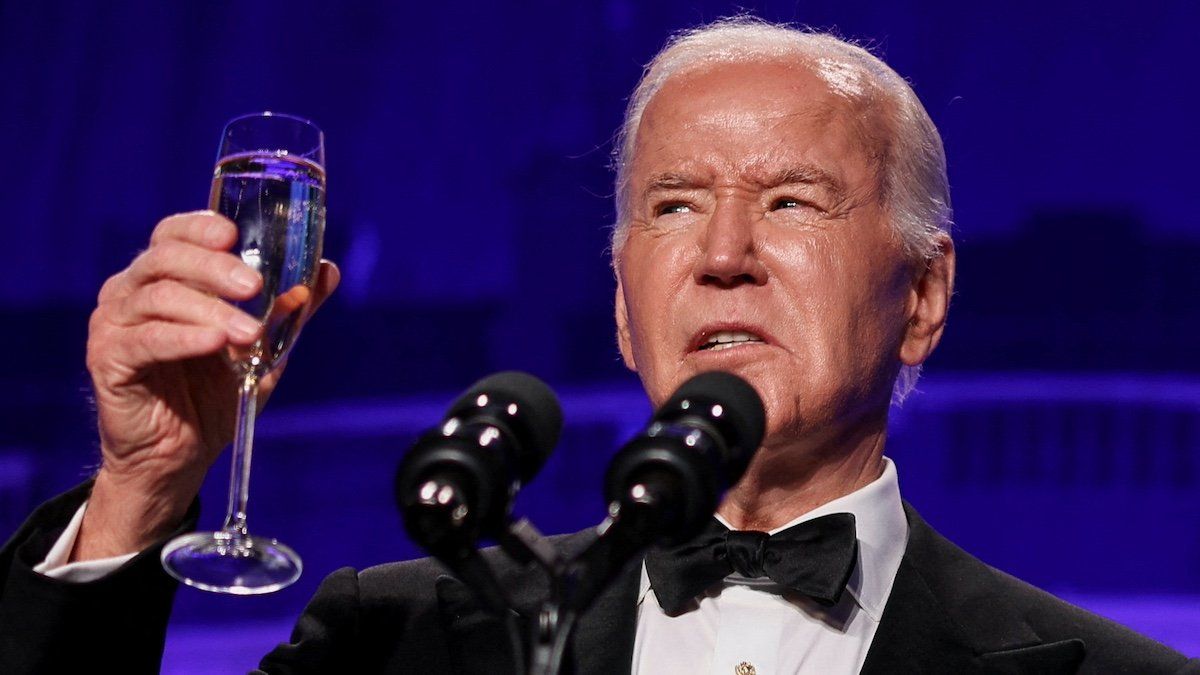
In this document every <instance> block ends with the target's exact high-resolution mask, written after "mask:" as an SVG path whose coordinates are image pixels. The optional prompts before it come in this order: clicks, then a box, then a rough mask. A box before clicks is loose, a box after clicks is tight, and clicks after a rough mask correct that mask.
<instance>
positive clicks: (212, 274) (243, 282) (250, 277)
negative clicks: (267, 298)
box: [125, 240, 262, 300]
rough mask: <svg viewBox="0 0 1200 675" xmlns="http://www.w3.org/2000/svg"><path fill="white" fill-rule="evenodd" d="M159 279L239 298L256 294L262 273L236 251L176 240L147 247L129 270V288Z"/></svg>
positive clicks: (126, 273)
mask: <svg viewBox="0 0 1200 675" xmlns="http://www.w3.org/2000/svg"><path fill="white" fill-rule="evenodd" d="M159 279H175V280H177V281H181V282H183V283H185V284H187V285H189V286H192V287H193V288H197V289H199V290H202V291H205V292H207V293H212V294H214V295H220V296H222V297H226V298H232V299H236V300H246V299H248V298H250V297H253V295H254V294H255V293H256V292H258V289H259V288H260V287H261V286H262V276H261V275H260V274H259V273H258V272H256V271H255V270H254V269H253V268H252V267H250V266H249V265H247V264H245V263H243V262H242V261H241V260H240V259H239V258H238V257H237V256H235V255H233V254H232V253H227V252H225V251H212V250H209V249H206V248H203V247H201V246H197V245H195V244H190V243H185V242H181V241H174V240H167V241H163V242H160V243H158V244H154V245H153V246H151V247H150V248H148V249H146V250H145V251H143V252H142V254H141V255H139V256H138V257H137V258H136V259H134V261H133V263H132V264H130V265H129V268H128V269H127V270H126V271H125V283H126V290H127V291H133V290H134V289H136V288H138V287H140V286H142V285H145V284H150V283H153V282H155V281H157V280H159Z"/></svg>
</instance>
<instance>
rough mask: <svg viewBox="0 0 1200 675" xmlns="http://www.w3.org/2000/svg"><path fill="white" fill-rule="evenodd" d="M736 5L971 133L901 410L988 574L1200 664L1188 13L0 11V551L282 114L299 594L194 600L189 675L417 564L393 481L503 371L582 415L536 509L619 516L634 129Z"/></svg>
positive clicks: (473, 6)
mask: <svg viewBox="0 0 1200 675" xmlns="http://www.w3.org/2000/svg"><path fill="white" fill-rule="evenodd" d="M741 9H746V10H751V11H753V12H754V13H756V14H758V15H760V16H764V17H766V18H770V19H775V20H785V21H796V22H800V23H805V24H809V25H812V26H815V27H821V28H834V29H836V30H837V31H838V32H839V33H841V34H842V35H844V36H847V37H851V38H858V39H861V40H863V41H864V42H866V43H868V44H870V45H873V48H874V50H875V51H876V52H877V53H879V54H880V55H882V56H883V57H884V58H885V59H886V60H887V61H888V62H889V63H891V64H892V65H893V66H894V67H895V68H896V69H897V70H898V71H899V72H901V73H902V74H904V75H905V76H906V77H908V78H909V79H910V81H911V82H912V83H913V85H914V87H915V89H916V91H917V93H918V95H920V96H921V98H922V100H923V101H924V102H925V104H926V106H927V107H928V109H929V111H930V114H931V115H932V116H933V118H934V120H935V122H936V123H937V124H938V126H939V128H940V129H941V130H942V132H943V136H944V138H945V141H946V147H947V152H948V155H949V162H950V178H951V184H952V189H953V195H954V201H955V207H956V220H957V223H958V231H957V237H956V238H957V240H958V242H959V246H960V279H959V288H958V295H957V298H956V303H955V307H954V309H953V312H952V317H951V324H950V327H949V330H948V332H947V335H946V339H945V340H944V342H943V346H942V348H941V349H940V351H939V352H938V354H936V355H935V357H934V358H933V360H932V362H931V363H930V365H929V367H928V372H929V373H930V376H929V377H928V378H927V380H926V381H925V382H924V383H923V385H922V389H923V390H924V391H925V393H924V394H922V395H919V396H917V397H915V398H914V399H912V401H911V402H910V403H909V404H908V405H907V406H906V408H905V409H904V410H903V411H900V413H898V415H897V419H896V423H895V431H894V434H893V445H892V449H891V450H890V454H892V456H894V457H896V459H897V461H898V463H899V465H900V475H901V481H902V483H903V484H904V486H905V494H906V495H907V496H908V498H909V499H910V500H912V501H913V502H914V503H915V504H916V505H917V506H918V508H921V509H922V510H923V512H924V513H925V515H926V516H927V517H928V518H929V519H930V520H931V521H932V522H933V523H934V525H935V526H937V527H939V528H940V529H941V530H943V531H944V532H945V533H947V534H948V535H950V536H951V537H952V538H954V539H955V540H956V541H958V542H959V543H961V544H962V545H964V546H965V547H966V548H967V549H968V550H971V551H972V552H974V553H976V554H977V555H980V556H981V557H983V558H984V559H985V560H988V561H989V562H993V563H995V564H997V565H999V566H1001V567H1003V568H1005V569H1008V570H1010V571H1012V572H1014V573H1016V574H1018V575H1019V576H1022V577H1024V578H1027V579H1029V580H1031V581H1034V582H1036V583H1039V584H1042V585H1044V586H1047V587H1049V588H1051V589H1053V590H1056V591H1057V592H1060V593H1062V594H1065V595H1068V596H1069V597H1071V598H1073V599H1076V600H1077V601H1079V602H1083V603H1085V604H1089V603H1090V604H1089V606H1092V607H1095V608H1096V609H1097V610H1100V611H1103V612H1105V613H1108V614H1110V615H1113V616H1115V617H1116V618H1118V619H1120V620H1125V621H1128V622H1131V623H1134V624H1136V625H1138V626H1139V627H1140V628H1142V629H1143V630H1146V631H1149V632H1152V633H1153V634H1155V635H1157V636H1158V637H1160V638H1161V639H1165V640H1168V641H1171V642H1172V643H1173V644H1176V645H1177V646H1180V647H1181V648H1185V649H1189V650H1191V653H1193V654H1200V645H1198V644H1197V643H1196V641H1195V639H1194V638H1190V637H1189V636H1194V635H1196V634H1200V611H1198V610H1197V609H1196V608H1197V607H1200V600H1198V599H1197V598H1198V597H1200V491H1198V489H1197V488H1198V487H1200V361H1197V359H1196V358H1195V352H1196V350H1195V347H1194V339H1193V336H1194V335H1196V333H1197V329H1200V307H1198V306H1197V303H1195V302H1194V298H1195V297H1196V294H1197V291H1200V271H1198V270H1197V266H1196V261H1197V260H1198V259H1200V258H1198V253H1200V222H1198V221H1197V216H1196V214H1197V213H1200V190H1197V189H1196V188H1195V182H1196V178H1197V172H1196V170H1195V168H1194V164H1195V158H1196V157H1197V156H1200V132H1198V131H1197V129H1200V125H1197V124H1196V123H1195V118H1196V109H1197V108H1196V104H1197V103H1198V95H1197V93H1196V92H1197V84H1200V83H1198V82H1197V78H1196V76H1195V70H1196V61H1195V55H1194V53H1193V52H1194V42H1195V26H1196V25H1198V24H1200V9H1197V6H1196V5H1194V4H1191V3H1184V2H1182V1H1181V2H1175V3H1170V2H1163V3H1128V2H1107V1H1105V2H1083V1H1073V2H1060V3H1047V2H1032V1H1023V2H1014V3H1004V4H1003V5H997V4H995V3H985V4H978V3H962V2H956V1H953V0H924V1H918V0H909V1H890V2H867V1H865V0H857V1H856V0H850V1H846V0H838V1H832V0H829V1H812V2H746V3H740V4H737V5H734V4H731V3H725V2H694V1H686V2H685V1H681V0H666V1H662V2H633V1H632V0H608V1H606V2H577V3H557V2H521V3H515V2H514V3H494V2H477V3H470V2H467V3H394V2H385V1H383V0H374V1H362V2H345V3H328V2H317V1H315V0H300V1H296V0H292V1H289V2H232V1H225V2H194V3H161V2H140V3H133V2H126V3H120V2H118V3H84V2H80V3H68V2H46V3H27V2H10V3H4V4H3V5H0V72H3V73H4V76H5V77H4V84H5V96H4V104H3V105H2V106H0V138H2V139H3V147H4V149H5V153H6V155H7V158H6V159H7V161H5V162H4V163H3V168H0V186H2V187H0V194H2V195H3V197H4V199H3V203H4V206H5V209H4V212H5V217H6V221H7V225H6V227H5V232H6V236H7V240H6V244H7V255H6V256H5V266H6V273H7V274H6V277H7V283H4V284H0V320H2V321H3V325H4V327H5V330H3V331H0V347H2V348H3V350H4V353H5V354H7V355H8V358H7V359H6V364H5V366H4V368H3V370H2V371H0V373H2V374H0V385H2V387H0V391H3V392H4V393H3V400H4V405H3V408H2V412H0V528H3V530H2V531H0V533H5V534H6V533H7V532H9V531H11V530H12V529H13V528H14V527H15V526H16V524H17V523H18V522H19V521H20V520H21V519H22V517H23V515H24V513H26V512H27V511H28V510H29V509H30V508H32V505H33V504H35V503H37V502H39V501H41V500H42V499H45V498H47V497H49V496H50V495H52V494H54V493H56V492H58V491H61V490H63V489H65V488H66V487H68V486H70V485H72V484H73V483H75V482H76V481H78V480H79V479H80V478H81V477H82V476H84V475H86V473H87V472H88V470H89V467H90V466H92V465H93V464H94V462H95V459H96V456H95V450H94V445H95V441H94V437H93V433H92V421H91V419H90V413H89V411H88V404H87V396H86V373H85V372H84V370H83V343H84V340H85V336H86V323H87V315H88V313H89V311H90V307H91V303H92V301H93V298H94V296H95V293H96V291H97V289H98V288H99V286H100V284H101V282H102V281H103V279H104V278H105V277H106V276H108V275H109V274H111V273H113V272H115V271H117V270H118V269H120V268H121V267H123V266H124V265H125V264H126V263H127V261H128V260H129V259H130V258H131V256H133V255H134V254H135V253H136V251H137V250H138V249H139V248H140V247H141V246H143V245H144V242H145V240H146V238H147V235H148V233H149V231H150V229H151V228H152V227H153V225H154V223H155V222H156V221H157V220H158V219H159V218H161V217H162V216H163V215H166V214H169V213H172V212H177V211H183V210H191V209H195V208H200V207H203V206H204V203H205V200H206V195H207V191H208V179H209V176H210V171H211V165H212V161H213V159H214V152H215V148H216V141H217V134H218V132H219V130H220V128H221V125H222V124H223V123H224V122H225V120H227V119H228V118H230V117H232V116H234V115H237V114H240V113H244V112H248V111H256V110H264V109H272V110H280V111H287V112H293V113H296V114H300V115H303V116H308V117H311V118H312V119H314V120H316V121H317V122H318V123H319V124H320V125H321V126H322V127H323V128H324V129H325V131H326V134H327V142H328V150H329V162H328V165H329V176H330V183H329V187H330V210H329V229H328V238H327V243H326V249H327V253H328V255H329V256H330V257H332V258H334V259H336V260H338V261H339V262H340V263H341V265H342V269H343V271H344V274H345V277H344V282H343V287H342V288H341V290H340V291H339V293H338V295H337V296H336V297H335V298H334V299H333V300H332V301H331V303H330V305H329V306H328V308H327V309H326V310H325V311H323V315H322V316H321V317H320V318H319V320H318V321H317V322H316V323H315V324H314V325H313V326H311V328H310V329H309V330H308V331H306V333H305V335H304V336H303V338H302V339H301V340H300V343H299V346H298V348H297V350H296V354H295V358H294V359H292V366H291V369H290V372H289V373H288V377H287V378H286V379H285V383H284V386H283V387H282V388H281V389H280V391H279V392H278V394H277V396H276V399H275V400H274V401H273V402H272V405H271V409H270V410H269V412H268V413H267V414H266V415H265V416H264V418H263V419H262V422H261V426H262V442H261V449H260V452H259V453H256V455H257V456H256V466H255V473H254V483H253V490H252V495H253V509H252V514H253V522H254V528H255V529H258V530H260V531H262V532H264V533H271V534H275V535H278V536H279V537H280V538H281V539H283V540H284V541H287V542H289V543H293V544H295V545H296V547H297V548H298V549H300V551H301V553H302V554H303V555H304V556H305V559H306V561H307V563H308V571H307V572H306V575H305V577H304V579H303V580H302V581H301V583H300V584H298V585H297V587H295V588H293V589H289V590H287V591H285V592H283V593H281V594H278V595H276V596H273V597H270V598H260V599H251V600H246V599H227V598H216V597H210V596H205V595H201V594H199V593H195V592H191V591H183V592H181V593H180V596H179V601H178V603H177V607H178V612H177V614H176V619H175V627H174V628H173V631H172V646H171V647H170V648H169V654H168V668H167V670H168V671H169V672H188V664H189V662H190V658H191V656H192V654H193V653H194V651H189V650H196V649H202V648H203V646H204V645H208V644H211V640H212V639H213V638H212V636H213V634H214V633H213V631H219V632H221V633H222V634H224V635H226V636H227V635H228V634H229V633H231V632H233V631H232V629H231V628H230V626H231V625H232V624H233V622H234V620H233V619H231V617H233V616H236V621H237V622H251V623H247V624H246V625H255V626H260V629H259V630H250V629H246V630H240V629H239V631H238V634H239V635H245V636H248V637H245V638H244V639H245V641H246V644H245V645H244V646H243V648H242V650H241V651H238V650H237V649H234V650H232V652H231V653H232V654H233V656H230V658H231V659H232V660H231V661H230V667H231V668H242V669H244V668H245V667H246V666H247V665H248V664H249V662H248V661H246V660H245V659H246V658H248V657H247V656H246V654H249V653H254V652H260V651H263V650H265V649H266V647H267V646H268V645H269V644H270V643H271V642H272V641H275V640H279V639H282V638H283V637H285V634H286V624H287V622H288V618H289V617H291V616H294V614H295V613H296V612H297V611H298V610H299V608H300V607H301V606H302V605H303V603H304V601H305V600H306V599H307V597H308V596H309V595H310V594H311V592H312V590H313V589H314V588H315V585H316V583H317V582H318V581H319V580H320V578H321V577H322V576H324V574H326V573H328V572H329V571H331V570H332V569H334V568H336V567H337V566H340V565H346V564H349V565H355V566H365V565H369V564H373V563H378V562H383V561H385V560H389V559H394V558H396V557H405V556H411V555H415V554H416V552H415V551H414V550H413V549H412V548H411V546H409V545H408V544H407V543H406V542H404V541H403V539H402V537H401V535H400V533H399V532H400V530H399V526H398V521H397V517H396V516H395V515H394V513H393V509H392V507H391V504H390V497H389V482H390V475H391V471H392V467H393V466H394V464H395V461H396V459H397V458H398V456H399V455H400V454H401V452H402V451H403V449H404V448H405V447H406V444H407V443H408V442H409V440H410V439H411V437H412V435H413V433H415V432H416V431H417V430H419V429H420V428H421V427H422V426H424V425H427V424H429V423H430V422H432V421H434V420H435V418H436V416H437V415H438V414H439V412H440V406H442V405H444V404H445V402H447V401H448V400H449V398H450V397H451V396H452V395H453V393H454V392H455V391H456V390H459V389H461V388H462V387H463V386H465V385H467V384H469V383H470V382H471V381H473V380H474V379H477V378H478V377H480V376H482V375H483V374H486V373H488V372H491V371H495V370H500V369H509V368H521V369H527V370H530V371H531V372H533V373H535V374H537V375H539V376H542V377H544V378H546V379H547V380H548V381H550V382H551V383H552V384H553V385H555V386H556V387H559V388H561V389H562V390H563V391H564V392H566V396H565V398H566V403H567V407H568V422H569V425H570V427H569V429H568V432H567V434H566V437H565V439H564V442H563V444H562V450H561V451H560V453H559V454H558V455H557V456H556V457H555V458H554V459H553V460H552V461H551V464H550V466H549V467H548V469H547V472H546V474H545V475H544V476H543V477H541V478H540V479H539V480H538V481H537V482H535V483H534V484H533V485H532V486H531V487H530V489H529V490H528V493H527V494H526V495H525V496H524V497H523V499H522V502H521V509H522V511H523V512H524V513H529V514H532V515H534V516H535V518H536V519H537V521H538V522H539V523H540V524H541V525H543V526H544V528H545V529H547V530H555V531H562V530H568V529H576V528H579V527H583V526H585V525H588V524H590V523H593V522H595V521H596V520H597V519H598V518H599V515H600V503H599V502H600V497H599V475H600V473H601V471H602V470H603V467H604V466H605V463H606V461H607V457H608V456H609V454H610V453H611V452H612V450H613V449H614V448H615V447H616V446H617V445H618V444H619V442H620V441H621V440H622V439H623V438H624V437H625V436H626V435H627V434H628V433H629V432H630V430H631V427H632V426H635V425H636V424H637V423H638V422H639V421H641V419H642V416H643V415H644V414H645V412H646V411H645V409H644V407H643V405H644V404H642V403H641V402H640V399H639V397H638V394H637V391H638V390H637V385H636V381H635V380H634V379H633V378H632V377H631V376H630V375H628V374H627V373H625V372H624V371H623V369H622V368H621V366H620V363H619V359H618V357H617V354H616V350H615V347H614V340H613V331H612V319H611V313H612V303H611V298H612V292H613V283H612V278H611V273H610V271H609V269H608V264H607V260H606V258H605V255H604V247H605V243H606V236H607V232H606V227H607V225H608V224H609V222H610V221H611V219H612V214H613V210H612V205H611V185H610V183H611V175H610V174H609V172H608V169H607V157H608V153H609V150H610V149H611V146H610V139H611V136H612V133H613V130H614V129H615V128H616V127H617V126H618V123H619V120H620V114H621V111H622V109H623V105H624V100H625V96H626V95H627V93H628V91H629V90H630V89H631V88H632V86H633V84H634V83H635V82H636V79H637V77H638V74H639V73H640V70H641V66H642V64H643V63H644V62H645V61H647V60H648V59H649V57H650V56H651V55H652V54H653V53H654V52H655V51H656V50H657V49H658V47H659V46H660V45H661V44H662V42H663V41H664V39H665V38H666V37H667V36H668V35H669V34H670V33H672V32H673V31H675V30H678V29H680V28H684V27H687V26H690V25H694V24H696V23H699V22H703V21H706V20H711V19H714V18H717V17H720V16H725V15H728V14H731V13H734V12H737V11H739V10H741ZM225 474H226V465H225V461H224V460H221V461H219V462H218V464H217V465H216V468H215V470H214V472H213V474H212V477H211V478H212V479H211V480H210V481H209V484H208V485H207V486H206V488H205V492H204V497H205V501H206V504H207V509H206V513H205V519H206V521H207V522H208V523H210V524H215V521H217V520H219V516H220V514H219V513H218V511H219V510H220V507H221V506H222V505H223V494H222V491H223V489H224V483H225V479H226V475H225ZM1131 540H1132V541H1134V542H1139V541H1144V542H1145V545H1144V546H1142V545H1137V544H1135V545H1130V544H1129V543H1128V542H1130V541H1131ZM1151 569H1152V570H1154V572H1152V573H1148V572H1147V570H1151ZM253 622H258V623H253ZM1188 622H1191V623H1188ZM238 625H239V626H240V625H242V624H240V623H239V624H238ZM1189 640H1191V641H1189ZM209 656H210V658H211V654H210V655H209ZM208 665H209V666H212V663H211V662H208Z"/></svg>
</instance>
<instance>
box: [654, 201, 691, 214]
mask: <svg viewBox="0 0 1200 675" xmlns="http://www.w3.org/2000/svg"><path fill="white" fill-rule="evenodd" d="M691 211H692V207H690V206H688V205H687V204H681V203H679V202H674V203H671V204H663V205H662V206H660V207H658V215H660V216H665V215H668V214H671V213H691Z"/></svg>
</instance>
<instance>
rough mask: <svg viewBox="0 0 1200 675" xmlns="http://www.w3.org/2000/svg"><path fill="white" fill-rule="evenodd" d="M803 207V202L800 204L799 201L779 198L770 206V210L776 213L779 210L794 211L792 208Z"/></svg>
mask: <svg viewBox="0 0 1200 675" xmlns="http://www.w3.org/2000/svg"><path fill="white" fill-rule="evenodd" d="M803 205H804V204H803V202H801V201H800V200H799V199H793V198H791V197H780V198H779V199H776V200H775V202H774V203H772V204H771V210H772V211H778V210H779V209H794V208H797V207H799V206H803Z"/></svg>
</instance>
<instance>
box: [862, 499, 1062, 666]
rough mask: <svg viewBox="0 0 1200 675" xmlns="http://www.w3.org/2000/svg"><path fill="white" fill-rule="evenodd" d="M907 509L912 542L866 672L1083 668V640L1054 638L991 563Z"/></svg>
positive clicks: (886, 609)
mask: <svg viewBox="0 0 1200 675" xmlns="http://www.w3.org/2000/svg"><path fill="white" fill-rule="evenodd" d="M904 511H905V515H906V516H907V518H908V525H909V537H908V546H907V547H906V548H905V552H904V559H903V560H902V561H901V563H900V570H899V572H898V573H897V574H896V582H895V585H894V586H893V587H892V592H891V596H890V597H889V598H888V602H887V606H886V608H885V609H884V612H883V618H882V619H881V621H880V623H879V629H878V630H877V631H876V633H875V637H874V639H873V640H872V643H871V649H870V651H869V652H868V653H867V659H866V662H865V663H864V664H863V670H862V672H863V673H865V674H866V675H874V674H882V673H895V672H923V673H972V672H974V673H1007V672H1014V673H1018V672H1037V673H1074V672H1075V671H1076V669H1077V668H1078V666H1079V664H1080V663H1081V662H1082V661H1083V657H1084V654H1085V646H1084V644H1083V641H1081V640H1064V641H1062V642H1054V643H1046V642H1045V641H1044V640H1042V639H1041V637H1040V636H1038V634H1037V633H1036V632H1035V631H1034V630H1033V628H1032V627H1030V625H1029V624H1028V622H1027V621H1025V620H1024V618H1022V616H1021V614H1020V612H1019V611H1018V610H1017V609H1016V608H1014V607H1013V606H1012V605H1011V604H1010V602H1009V601H1008V600H1007V599H1006V598H1005V597H1003V596H1001V595H999V594H997V593H995V592H994V590H993V589H994V588H995V586H994V583H993V577H992V575H993V574H994V572H993V571H992V570H991V569H990V568H988V567H986V566H985V565H983V564H982V563H980V562H979V561H977V560H975V559H974V558H971V557H970V556H969V555H967V554H966V553H965V552H964V551H962V550H961V549H959V548H958V547H957V546H954V545H953V544H951V543H950V542H949V541H947V540H946V539H945V538H943V537H942V536H941V535H939V534H938V533H937V532H935V531H934V530H933V528H931V527H929V525H928V524H927V523H926V522H925V521H924V520H923V519H922V518H921V517H920V516H919V515H918V514H917V512H916V511H915V510H914V509H913V508H912V506H911V505H909V504H907V503H905V505H904Z"/></svg>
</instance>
